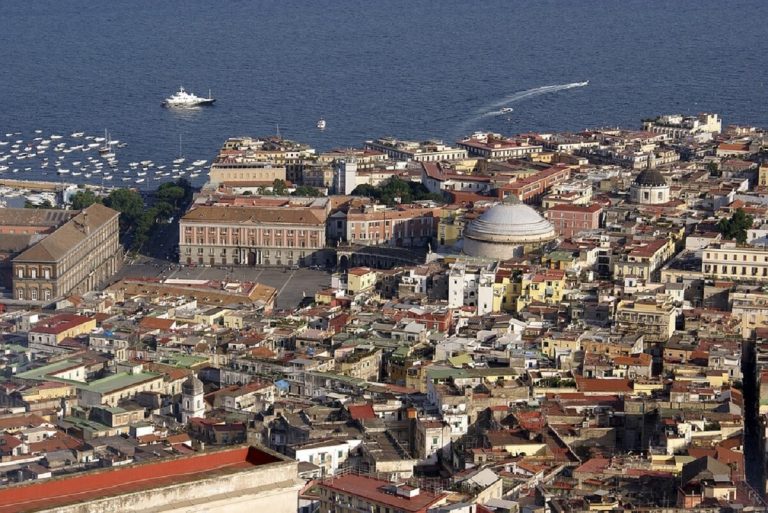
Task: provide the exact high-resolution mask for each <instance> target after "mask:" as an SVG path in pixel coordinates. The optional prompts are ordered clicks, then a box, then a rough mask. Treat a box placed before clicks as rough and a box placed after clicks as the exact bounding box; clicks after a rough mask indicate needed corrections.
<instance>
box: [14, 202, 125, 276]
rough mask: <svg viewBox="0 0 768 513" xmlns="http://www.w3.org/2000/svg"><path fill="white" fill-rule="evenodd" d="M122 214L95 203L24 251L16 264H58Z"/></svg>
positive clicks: (16, 259) (17, 258)
mask: <svg viewBox="0 0 768 513" xmlns="http://www.w3.org/2000/svg"><path fill="white" fill-rule="evenodd" d="M119 215H120V213H119V212H117V211H116V210H112V209H111V208H108V207H105V206H104V205H102V204H100V203H94V204H93V205H91V206H89V207H88V208H86V209H84V210H81V211H80V213H79V214H77V215H76V216H75V217H73V218H72V219H70V220H69V221H67V222H66V223H65V224H64V225H63V226H61V227H59V228H57V229H56V230H55V231H54V232H53V233H51V234H50V235H48V236H47V237H46V238H44V239H43V240H42V241H40V242H38V243H37V244H35V245H34V246H32V247H30V248H29V249H27V250H26V251H24V252H23V253H22V254H21V255H19V256H17V257H16V258H15V259H14V260H15V261H16V262H56V261H58V260H60V259H61V258H62V257H64V255H66V254H67V253H69V252H70V251H72V250H73V248H75V247H76V246H77V245H78V244H79V243H80V242H81V241H83V240H85V239H87V238H88V237H89V235H90V234H91V233H93V232H95V231H96V230H98V229H99V228H101V227H102V226H103V225H105V224H106V223H108V222H110V221H111V220H112V219H114V218H116V217H117V216H119Z"/></svg>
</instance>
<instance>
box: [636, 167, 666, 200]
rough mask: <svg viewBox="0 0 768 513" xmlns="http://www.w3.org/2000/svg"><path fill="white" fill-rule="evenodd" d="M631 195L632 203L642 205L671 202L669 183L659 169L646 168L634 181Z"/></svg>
mask: <svg viewBox="0 0 768 513" xmlns="http://www.w3.org/2000/svg"><path fill="white" fill-rule="evenodd" d="M629 197H630V199H631V201H632V203H639V204H640V205H660V204H662V203H669V184H667V180H666V179H665V178H664V176H663V175H662V174H661V173H659V172H658V171H657V170H655V169H646V170H644V171H643V172H641V173H640V174H639V175H637V178H635V180H634V181H633V182H632V185H631V186H630V187H629Z"/></svg>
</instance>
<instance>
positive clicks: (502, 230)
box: [463, 197, 557, 259]
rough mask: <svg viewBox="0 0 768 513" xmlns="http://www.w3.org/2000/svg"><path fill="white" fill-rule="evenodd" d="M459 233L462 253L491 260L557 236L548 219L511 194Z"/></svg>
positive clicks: (514, 253) (517, 254) (518, 252)
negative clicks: (462, 242)
mask: <svg viewBox="0 0 768 513" xmlns="http://www.w3.org/2000/svg"><path fill="white" fill-rule="evenodd" d="M463 235H464V252H465V253H466V254H468V255H470V256H476V257H483V258H494V259H508V258H512V257H516V256H521V255H522V254H524V253H525V252H527V251H531V250H534V249H537V248H538V247H540V246H541V245H543V244H545V243H546V242H549V241H551V240H553V239H555V238H556V236H557V235H556V233H555V229H554V228H553V227H552V225H551V224H550V223H549V221H547V220H546V219H544V218H543V217H542V216H541V215H539V213H538V212H536V211H535V210H534V209H533V208H531V207H529V206H528V205H525V204H523V203H520V201H519V200H517V199H516V198H514V197H513V199H511V200H507V201H506V202H504V203H499V204H496V205H494V206H493V207H491V208H489V209H488V210H486V211H485V212H484V213H483V214H482V215H481V216H480V217H478V218H477V219H475V220H474V221H472V222H470V223H469V225H468V226H467V227H466V228H465V229H464V234H463Z"/></svg>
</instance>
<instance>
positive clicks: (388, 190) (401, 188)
mask: <svg viewBox="0 0 768 513" xmlns="http://www.w3.org/2000/svg"><path fill="white" fill-rule="evenodd" d="M352 195H353V196H366V197H368V198H373V199H375V200H377V201H379V202H381V203H385V204H387V205H390V206H392V205H394V204H396V203H412V202H414V201H420V200H431V201H435V202H438V203H444V202H445V200H444V198H443V197H442V195H440V194H434V193H431V192H429V190H428V189H427V188H426V187H425V186H424V184H422V183H419V182H408V181H405V180H403V179H402V178H400V177H397V176H393V177H392V178H389V179H388V180H386V181H384V182H382V183H381V184H380V185H379V186H377V187H374V186H373V185H368V184H361V185H358V186H357V187H355V189H354V190H353V191H352Z"/></svg>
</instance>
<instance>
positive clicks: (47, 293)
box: [16, 287, 51, 301]
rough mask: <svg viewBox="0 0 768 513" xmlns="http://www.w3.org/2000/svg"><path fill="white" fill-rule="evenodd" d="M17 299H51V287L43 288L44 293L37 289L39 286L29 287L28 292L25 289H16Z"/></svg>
mask: <svg viewBox="0 0 768 513" xmlns="http://www.w3.org/2000/svg"><path fill="white" fill-rule="evenodd" d="M16 299H21V300H25V299H31V300H32V301H37V300H38V299H42V300H45V301H48V300H50V299H51V289H43V291H42V293H40V291H39V290H38V289H37V287H32V288H30V289H29V293H28V294H27V293H26V292H25V290H24V289H16Z"/></svg>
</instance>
